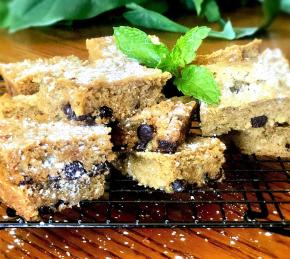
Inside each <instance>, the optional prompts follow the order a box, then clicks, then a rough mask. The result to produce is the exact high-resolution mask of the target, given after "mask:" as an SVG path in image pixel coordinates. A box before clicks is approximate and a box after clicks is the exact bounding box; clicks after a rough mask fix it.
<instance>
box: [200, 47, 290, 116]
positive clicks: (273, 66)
mask: <svg viewBox="0 0 290 259" xmlns="http://www.w3.org/2000/svg"><path fill="white" fill-rule="evenodd" d="M207 67H208V68H209V69H210V70H211V71H212V72H213V73H214V75H215V79H216V80H217V82H218V84H219V86H220V88H221V102H220V104H219V105H218V106H217V107H218V108H224V107H229V106H231V107H238V106H241V105H243V104H248V103H252V102H256V101H260V100H269V99H279V98H285V97H289V94H290V70H289V64H288V62H287V60H286V59H285V58H284V56H283V54H282V52H281V50H280V49H266V50H264V51H263V52H262V53H260V54H258V55H257V56H256V57H251V58H245V59H243V60H239V61H238V62H232V61H231V60H229V61H228V62H220V63H215V64H208V65H207ZM207 107H208V106H207V105H206V104H205V103H202V105H201V112H206V111H207ZM210 107H212V108H214V107H215V106H210Z"/></svg>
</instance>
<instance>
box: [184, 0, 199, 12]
mask: <svg viewBox="0 0 290 259" xmlns="http://www.w3.org/2000/svg"><path fill="white" fill-rule="evenodd" d="M181 2H182V4H184V5H185V7H186V9H187V10H189V11H195V10H196V7H195V4H194V0H181Z"/></svg>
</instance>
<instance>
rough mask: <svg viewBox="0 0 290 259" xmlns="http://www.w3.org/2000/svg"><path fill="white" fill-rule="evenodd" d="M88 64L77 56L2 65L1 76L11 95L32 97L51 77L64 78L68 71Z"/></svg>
mask: <svg viewBox="0 0 290 259" xmlns="http://www.w3.org/2000/svg"><path fill="white" fill-rule="evenodd" d="M87 63H88V62H87V61H83V60H81V59H79V58H78V57H75V56H67V57H53V58H49V59H41V58H40V59H36V60H24V61H21V62H17V63H9V64H3V63H2V64H0V75H2V77H3V78H4V81H5V83H6V88H7V92H8V93H9V94H11V95H19V94H23V95H30V94H34V93H36V92H38V90H39V86H40V84H41V83H42V82H47V80H48V81H49V79H50V77H55V78H58V77H62V76H64V74H65V73H66V72H67V71H68V70H67V69H71V70H72V71H73V70H76V69H79V67H82V66H85V65H86V64H87Z"/></svg>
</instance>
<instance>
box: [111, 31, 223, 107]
mask: <svg viewBox="0 0 290 259" xmlns="http://www.w3.org/2000/svg"><path fill="white" fill-rule="evenodd" d="M209 33H210V28H208V27H205V26H202V27H198V26H197V27H194V28H192V29H191V30H189V31H188V32H187V33H186V34H185V35H183V36H181V37H180V38H179V39H178V40H177V41H176V44H175V45H174V47H173V48H172V50H171V51H169V49H168V48H167V47H166V45H165V44H163V43H161V42H155V41H154V40H152V38H151V37H150V36H148V35H147V34H146V33H145V32H143V31H141V30H139V29H136V28H131V27H128V26H120V27H114V38H115V41H116V44H117V47H118V48H119V49H120V50H121V51H122V52H123V53H124V54H126V55H127V56H128V57H129V58H133V59H136V60H137V61H138V62H139V63H140V64H144V65H145V66H147V67H153V68H160V69H162V70H163V71H168V72H170V73H171V74H173V75H174V76H175V80H174V84H175V85H176V86H177V88H178V90H180V91H181V92H182V93H183V94H184V95H187V96H193V97H195V98H196V99H199V100H201V101H204V102H206V103H208V104H217V103H218V102H219V100H220V90H219V88H218V85H217V83H216V81H215V80H214V76H213V74H212V73H211V71H210V70H208V69H207V68H206V67H204V66H197V65H192V64H191V63H192V62H193V61H194V60H195V58H196V51H197V49H198V48H199V46H200V45H201V43H202V40H203V39H205V38H206V37H207V36H208V35H209Z"/></svg>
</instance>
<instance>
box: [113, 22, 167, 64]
mask: <svg viewBox="0 0 290 259" xmlns="http://www.w3.org/2000/svg"><path fill="white" fill-rule="evenodd" d="M114 38H115V41H116V44H117V46H118V48H119V49H120V50H121V51H122V52H123V53H124V54H126V55H127V56H128V57H130V58H133V59H136V60H138V61H139V63H141V64H144V65H145V66H147V67H157V66H158V64H159V63H160V62H161V60H163V59H164V58H165V57H166V56H167V55H168V53H169V50H168V49H167V47H166V46H165V45H164V44H163V43H159V44H155V43H153V42H152V40H151V39H150V38H149V37H148V35H147V34H146V33H145V32H143V31H141V30H138V29H136V28H131V27H128V26H120V27H114Z"/></svg>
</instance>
